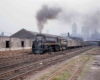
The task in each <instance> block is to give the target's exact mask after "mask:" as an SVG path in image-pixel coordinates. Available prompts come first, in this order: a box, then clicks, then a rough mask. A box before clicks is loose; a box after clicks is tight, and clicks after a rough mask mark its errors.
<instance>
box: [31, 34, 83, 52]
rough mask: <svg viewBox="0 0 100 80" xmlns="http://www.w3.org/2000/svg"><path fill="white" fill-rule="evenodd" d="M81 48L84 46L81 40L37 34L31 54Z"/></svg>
mask: <svg viewBox="0 0 100 80" xmlns="http://www.w3.org/2000/svg"><path fill="white" fill-rule="evenodd" d="M82 46H84V44H83V40H82V39H81V38H75V37H62V36H55V35H47V34H37V35H36V36H35V40H34V41H33V44H32V52H33V53H34V54H41V53H45V52H57V51H61V50H66V49H70V48H77V47H82Z"/></svg>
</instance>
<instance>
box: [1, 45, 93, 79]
mask: <svg viewBox="0 0 100 80" xmlns="http://www.w3.org/2000/svg"><path fill="white" fill-rule="evenodd" d="M89 49H91V47H88V48H83V49H80V50H76V51H74V52H70V53H69V54H68V53H67V54H64V55H63V54H62V55H58V56H55V57H51V58H48V59H44V60H42V61H38V62H35V63H33V64H28V65H24V66H21V67H18V68H16V69H12V70H9V71H6V72H3V73H0V80H15V79H16V80H17V79H22V78H24V77H25V76H26V75H28V74H29V73H31V72H34V73H35V72H36V71H38V70H42V69H44V68H46V67H48V66H50V65H53V64H56V63H57V62H61V61H64V60H66V59H69V58H70V57H73V56H75V55H78V54H80V53H82V52H84V51H86V50H89Z"/></svg>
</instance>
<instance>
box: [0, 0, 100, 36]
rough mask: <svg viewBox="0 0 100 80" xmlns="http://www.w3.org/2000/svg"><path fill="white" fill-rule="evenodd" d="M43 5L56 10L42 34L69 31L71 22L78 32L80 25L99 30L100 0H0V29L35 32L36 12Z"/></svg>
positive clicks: (45, 24)
mask: <svg viewBox="0 0 100 80" xmlns="http://www.w3.org/2000/svg"><path fill="white" fill-rule="evenodd" d="M44 5H46V6H47V7H48V8H50V9H53V10H54V11H55V10H57V9H59V10H60V12H59V10H58V13H56V15H55V14H54V13H53V14H54V17H53V18H52V19H51V17H48V19H46V22H45V23H44V28H43V31H42V32H43V33H46V32H48V33H50V34H56V35H59V34H61V33H67V32H70V33H71V27H72V24H73V23H74V22H75V23H76V24H77V26H78V33H80V32H81V29H80V28H81V27H82V26H89V27H90V28H91V30H92V29H94V28H98V31H99V27H100V0H0V32H2V31H3V32H8V34H9V33H12V34H13V33H15V32H16V31H18V30H20V29H22V28H25V29H27V30H30V31H35V32H38V25H37V23H38V19H37V14H39V13H38V12H39V11H41V9H42V8H43V6H44ZM55 8H56V9H55ZM55 12H56V11H55ZM51 14H52V13H50V15H51ZM43 19H44V18H43Z"/></svg>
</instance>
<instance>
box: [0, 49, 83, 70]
mask: <svg viewBox="0 0 100 80" xmlns="http://www.w3.org/2000/svg"><path fill="white" fill-rule="evenodd" d="M79 49H81V48H79ZM74 50H77V49H71V50H66V51H60V52H56V53H53V54H51V55H49V54H44V55H35V56H34V54H32V55H31V54H29V53H27V54H25V55H21V56H17V57H13V58H10V59H6V58H5V59H4V60H2V59H1V63H0V69H1V68H2V69H3V68H4V69H5V68H6V67H11V66H14V65H18V64H22V63H30V61H31V62H35V61H39V60H41V59H45V58H49V57H53V56H56V55H57V54H58V55H59V54H62V53H68V52H71V51H74Z"/></svg>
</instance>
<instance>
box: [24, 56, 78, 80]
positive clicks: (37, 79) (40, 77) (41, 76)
mask: <svg viewBox="0 0 100 80" xmlns="http://www.w3.org/2000/svg"><path fill="white" fill-rule="evenodd" d="M79 56H80V55H78V56H75V57H73V58H71V59H69V60H65V61H63V62H61V63H57V64H55V65H52V66H50V67H48V68H46V69H44V70H41V71H38V72H37V73H36V74H34V75H33V74H31V75H29V76H28V77H26V78H25V79H24V80H47V78H48V77H49V76H50V74H52V73H54V72H55V71H57V70H58V69H59V68H61V67H62V66H64V65H66V64H67V63H69V62H70V61H72V60H74V59H75V58H77V57H79Z"/></svg>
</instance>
